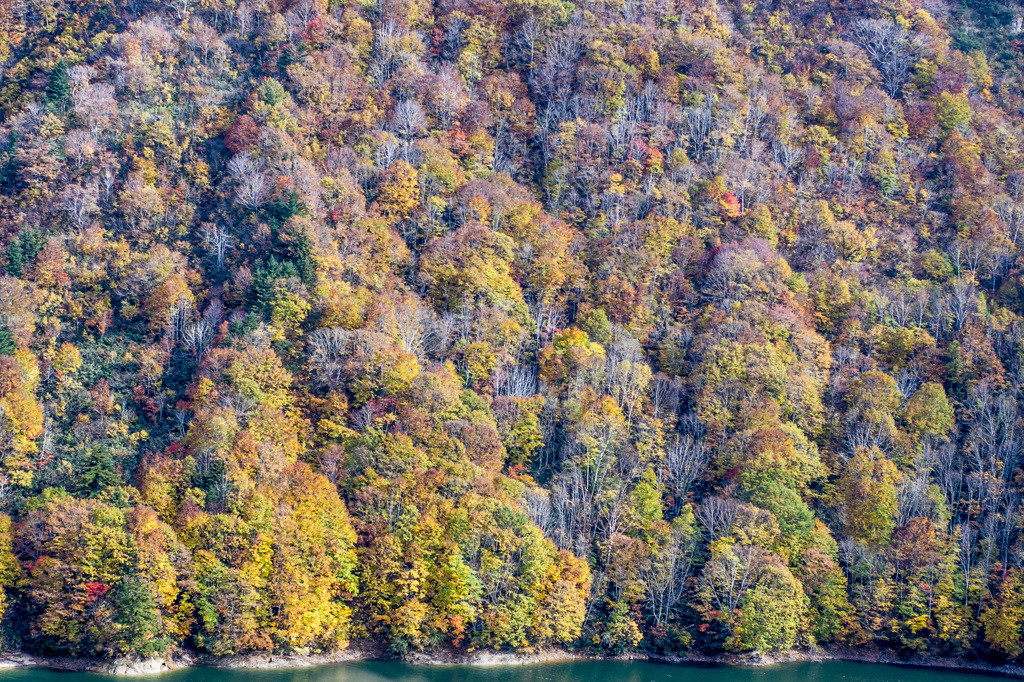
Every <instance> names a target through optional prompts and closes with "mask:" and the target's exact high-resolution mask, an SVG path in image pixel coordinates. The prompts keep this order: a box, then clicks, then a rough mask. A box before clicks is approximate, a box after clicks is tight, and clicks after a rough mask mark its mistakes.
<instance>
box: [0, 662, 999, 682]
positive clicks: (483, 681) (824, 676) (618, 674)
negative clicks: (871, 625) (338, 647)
mask: <svg viewBox="0 0 1024 682" xmlns="http://www.w3.org/2000/svg"><path fill="white" fill-rule="evenodd" d="M112 679H116V678H112V677H106V676H101V675H93V674H89V673H69V672H59V671H52V670H43V669H36V668H20V669H13V670H8V671H2V672H0V682H90V681H91V682H99V681H101V680H112ZM121 679H125V678H121ZM144 679H147V680H153V681H156V680H159V682H382V681H383V680H395V681H397V682H577V681H579V682H790V681H794V682H958V681H963V682H982V681H984V680H995V679H999V678H997V677H995V676H990V675H985V674H981V673H968V672H953V671H946V670H926V669H922V668H907V667H902V666H889V665H875V664H869V663H846V662H828V663H789V664H784V665H778V666H772V667H766V668H754V667H733V666H713V667H703V666H696V665H668V664H661V663H648V662H619V661H582V662H570V663H544V664H538V665H525V666H507V667H506V666H503V667H476V666H422V665H407V664H404V663H396V662H390V661H370V662H363V663H344V664H339V665H327V666H320V667H315V668H288V669H278V670H218V669H212V668H192V669H189V670H181V671H177V672H173V673H164V674H162V675H159V676H155V677H149V678H144ZM1004 679H1005V678H1004Z"/></svg>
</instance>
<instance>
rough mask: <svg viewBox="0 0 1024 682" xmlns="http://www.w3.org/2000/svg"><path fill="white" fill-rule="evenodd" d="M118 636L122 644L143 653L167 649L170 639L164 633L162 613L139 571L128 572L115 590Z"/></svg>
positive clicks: (140, 653)
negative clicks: (135, 573)
mask: <svg viewBox="0 0 1024 682" xmlns="http://www.w3.org/2000/svg"><path fill="white" fill-rule="evenodd" d="M115 601H116V604H117V611H116V613H117V616H116V618H115V620H116V622H117V624H118V625H119V626H120V628H118V638H119V639H120V640H121V648H122V650H124V651H130V652H133V653H136V654H139V655H141V656H153V655H157V654H161V653H163V651H164V649H165V648H167V640H166V639H164V638H161V637H157V635H159V633H160V613H159V611H158V610H157V606H156V600H154V599H153V593H152V591H151V590H150V589H149V586H148V585H146V583H145V582H144V581H143V580H142V579H141V578H139V577H138V576H135V575H127V576H125V577H124V578H123V579H122V580H121V582H120V584H119V585H118V586H117V591H116V594H115Z"/></svg>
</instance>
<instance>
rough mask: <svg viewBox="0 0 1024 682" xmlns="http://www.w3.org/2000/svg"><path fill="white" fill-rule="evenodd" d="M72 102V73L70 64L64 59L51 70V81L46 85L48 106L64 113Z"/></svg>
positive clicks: (55, 111) (53, 110) (56, 111)
mask: <svg viewBox="0 0 1024 682" xmlns="http://www.w3.org/2000/svg"><path fill="white" fill-rule="evenodd" d="M70 104H71V74H70V73H69V71H68V64H67V62H65V61H64V60H63V59H60V60H58V61H57V65H56V66H55V67H53V71H51V72H50V82H49V83H48V84H47V86H46V106H47V108H48V109H49V110H50V111H52V112H54V113H63V112H64V111H66V110H67V108H68V105H70Z"/></svg>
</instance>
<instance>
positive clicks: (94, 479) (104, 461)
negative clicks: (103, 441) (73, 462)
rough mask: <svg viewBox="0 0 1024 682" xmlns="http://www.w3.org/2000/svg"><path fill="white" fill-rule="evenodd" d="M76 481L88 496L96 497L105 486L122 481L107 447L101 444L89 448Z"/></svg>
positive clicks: (114, 484) (108, 486)
mask: <svg viewBox="0 0 1024 682" xmlns="http://www.w3.org/2000/svg"><path fill="white" fill-rule="evenodd" d="M78 481H79V482H78V487H79V489H80V490H81V492H82V493H84V494H86V495H88V496H89V497H96V496H97V495H99V494H100V493H101V492H103V491H104V490H106V489H107V488H110V487H112V486H116V485H120V484H121V483H122V481H121V475H120V474H118V473H117V469H116V468H115V466H114V458H113V456H112V455H111V454H110V449H109V448H107V447H105V446H102V445H101V446H99V447H95V448H92V449H91V450H89V452H88V454H86V456H85V462H84V463H83V467H82V475H81V476H80V477H79V479H78Z"/></svg>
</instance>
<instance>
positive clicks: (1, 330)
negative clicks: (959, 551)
mask: <svg viewBox="0 0 1024 682" xmlns="http://www.w3.org/2000/svg"><path fill="white" fill-rule="evenodd" d="M17 347H18V346H17V344H15V343H14V334H12V333H11V330H10V329H8V328H7V327H5V326H4V325H2V324H0V355H14V351H15V349H16V348H17Z"/></svg>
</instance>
